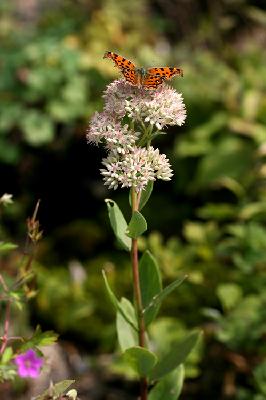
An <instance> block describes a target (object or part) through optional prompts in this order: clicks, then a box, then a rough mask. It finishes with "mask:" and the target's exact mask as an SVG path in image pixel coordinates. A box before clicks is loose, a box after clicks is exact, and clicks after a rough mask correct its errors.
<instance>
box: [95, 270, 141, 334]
mask: <svg viewBox="0 0 266 400" xmlns="http://www.w3.org/2000/svg"><path fill="white" fill-rule="evenodd" d="M102 274H103V279H104V283H105V287H106V290H107V293H108V295H109V298H110V300H111V302H112V303H113V305H114V307H115V309H116V310H117V311H118V312H119V313H120V314H121V315H122V317H123V318H124V319H125V320H126V321H127V322H128V323H129V324H130V326H132V328H134V329H135V331H137V332H138V328H137V326H136V319H135V318H134V319H133V318H132V315H130V314H127V313H126V310H125V309H124V308H125V307H123V306H121V305H120V303H119V301H118V300H117V298H116V296H115V294H114V293H113V291H112V289H111V288H110V286H109V283H108V280H107V277H106V274H105V271H102Z"/></svg>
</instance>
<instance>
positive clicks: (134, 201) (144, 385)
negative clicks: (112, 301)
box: [131, 188, 148, 400]
mask: <svg viewBox="0 0 266 400" xmlns="http://www.w3.org/2000/svg"><path fill="white" fill-rule="evenodd" d="M131 205H132V213H133V212H134V211H138V206H139V196H138V197H137V196H136V192H135V191H134V189H133V188H132V197H131ZM131 260H132V272H133V285H134V297H135V303H136V308H137V314H138V328H139V345H140V347H145V321H144V317H143V306H142V298H141V289H140V279H139V261H138V239H132V246H131ZM140 399H141V400H147V399H148V382H147V379H146V378H141V379H140Z"/></svg>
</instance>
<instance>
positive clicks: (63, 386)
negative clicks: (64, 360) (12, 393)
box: [34, 379, 75, 400]
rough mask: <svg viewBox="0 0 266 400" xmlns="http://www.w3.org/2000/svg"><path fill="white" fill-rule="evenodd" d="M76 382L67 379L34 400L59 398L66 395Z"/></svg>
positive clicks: (52, 386)
mask: <svg viewBox="0 0 266 400" xmlns="http://www.w3.org/2000/svg"><path fill="white" fill-rule="evenodd" d="M74 382H75V381H74V380H69V379H66V380H64V381H61V382H58V383H56V384H55V385H51V386H50V387H49V388H48V389H47V390H45V392H43V393H42V394H41V395H40V396H37V397H35V398H34V400H46V399H47V397H49V396H50V397H52V398H57V397H58V396H61V395H63V394H64V392H65V391H66V390H67V389H68V388H69V387H70V386H71V385H72V384H73V383H74Z"/></svg>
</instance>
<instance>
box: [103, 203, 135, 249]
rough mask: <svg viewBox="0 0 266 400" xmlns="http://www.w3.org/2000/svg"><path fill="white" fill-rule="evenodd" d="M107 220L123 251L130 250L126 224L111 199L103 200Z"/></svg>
mask: <svg viewBox="0 0 266 400" xmlns="http://www.w3.org/2000/svg"><path fill="white" fill-rule="evenodd" d="M105 202H106V205H107V209H108V215H109V220H110V223H111V227H112V229H113V231H114V234H115V236H116V238H117V240H118V243H119V244H120V245H121V247H122V248H123V249H124V250H127V251H129V250H130V249H131V240H130V239H129V237H128V236H127V235H126V230H127V223H126V220H125V218H124V216H123V214H122V212H121V210H120V208H119V207H118V205H117V204H116V203H115V202H114V201H113V200H111V199H105Z"/></svg>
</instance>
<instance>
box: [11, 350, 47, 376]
mask: <svg viewBox="0 0 266 400" xmlns="http://www.w3.org/2000/svg"><path fill="white" fill-rule="evenodd" d="M15 363H16V364H17V367H18V374H19V376H20V377H21V378H27V377H29V378H37V377H38V376H39V375H40V369H41V367H42V365H43V359H42V358H40V357H38V356H37V354H36V352H35V351H34V350H32V349H29V350H27V351H26V352H25V353H23V354H20V355H19V356H16V358H15Z"/></svg>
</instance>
